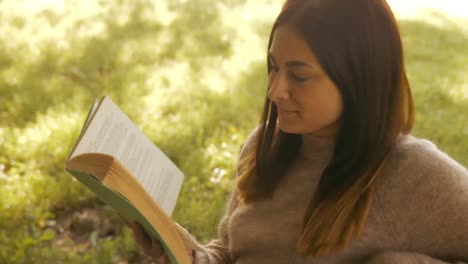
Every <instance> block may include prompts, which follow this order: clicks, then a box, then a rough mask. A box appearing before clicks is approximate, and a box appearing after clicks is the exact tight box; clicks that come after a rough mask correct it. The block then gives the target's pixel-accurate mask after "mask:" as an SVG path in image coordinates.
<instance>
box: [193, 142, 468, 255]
mask: <svg viewBox="0 0 468 264" xmlns="http://www.w3.org/2000/svg"><path fill="white" fill-rule="evenodd" d="M252 137H253V136H252V135H251V136H250V137H249V139H248V140H247V143H246V145H245V146H246V147H244V149H243V151H242V152H241V155H242V153H245V152H246V151H250V150H249V142H251V140H252ZM333 146H334V142H333V141H332V140H330V139H324V138H319V137H311V136H307V137H304V140H303V144H302V146H301V151H300V155H299V158H298V159H297V160H296V161H295V162H294V164H293V165H292V166H291V168H290V169H289V170H288V171H287V175H285V176H286V177H285V178H284V180H283V182H282V184H280V185H279V187H278V188H277V189H276V190H275V192H274V195H273V197H272V198H271V199H269V200H265V201H261V202H256V203H253V204H250V205H248V206H242V207H240V206H238V203H237V199H236V198H237V196H236V190H234V192H233V194H232V196H231V200H230V202H229V204H228V207H227V210H226V214H225V216H224V217H223V219H222V220H221V223H220V225H219V237H218V238H217V239H215V240H213V241H211V242H210V243H208V244H207V245H203V246H202V248H203V250H202V251H197V252H196V263H197V264H214V263H237V264H263V263H288V264H289V263H291V264H302V263H304V264H305V263H307V264H322V263H332V264H333V263H372V264H391V263H395V264H396V263H427V264H432V263H434V264H435V263H464V262H466V263H468V171H467V169H466V168H465V167H463V166H462V165H460V164H459V163H457V162H456V161H454V160H453V159H452V158H450V157H449V156H448V155H446V154H445V153H444V152H442V151H440V150H439V149H437V147H436V146H435V145H434V144H433V143H432V142H430V141H428V140H425V139H420V138H416V137H414V136H411V135H401V136H400V137H399V138H398V141H397V144H396V145H395V147H394V149H393V150H392V151H391V153H390V154H389V156H388V159H387V162H386V163H385V166H384V168H383V170H382V172H381V173H380V174H379V175H378V177H377V179H376V185H375V186H376V187H375V193H374V195H373V199H372V203H371V208H370V210H369V216H368V219H367V222H366V224H365V226H364V230H363V233H362V236H361V237H360V238H358V239H355V240H353V241H351V243H350V247H349V248H348V249H347V250H346V251H344V252H336V253H334V254H331V255H329V256H326V257H319V258H318V257H304V256H301V255H299V254H297V253H296V252H295V245H296V242H297V240H298V237H299V232H300V229H301V221H302V216H303V214H304V212H305V210H306V207H307V205H308V202H309V199H310V197H311V195H312V193H313V192H315V191H316V188H317V184H318V181H319V178H320V175H321V173H322V171H323V170H324V169H325V166H326V165H327V164H328V162H329V161H330V159H331V153H332V150H333ZM194 242H196V241H194ZM457 261H458V262H457ZM462 261H463V262H462Z"/></svg>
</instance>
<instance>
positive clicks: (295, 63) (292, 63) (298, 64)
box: [268, 52, 315, 68]
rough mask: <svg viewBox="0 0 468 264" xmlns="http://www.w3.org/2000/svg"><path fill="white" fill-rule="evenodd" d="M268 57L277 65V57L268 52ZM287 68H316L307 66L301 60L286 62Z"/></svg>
mask: <svg viewBox="0 0 468 264" xmlns="http://www.w3.org/2000/svg"><path fill="white" fill-rule="evenodd" d="M268 57H269V58H270V59H271V60H272V61H273V62H274V63H275V64H277V63H276V60H275V57H274V56H273V54H272V53H271V52H268ZM286 66H288V67H291V68H294V67H309V68H315V67H314V66H312V65H310V64H307V63H305V62H303V61H299V60H292V61H287V62H286Z"/></svg>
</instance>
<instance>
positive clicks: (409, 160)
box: [381, 134, 468, 188]
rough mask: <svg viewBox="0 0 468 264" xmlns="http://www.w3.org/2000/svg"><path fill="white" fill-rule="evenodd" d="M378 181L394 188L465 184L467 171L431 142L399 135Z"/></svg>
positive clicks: (411, 136)
mask: <svg viewBox="0 0 468 264" xmlns="http://www.w3.org/2000/svg"><path fill="white" fill-rule="evenodd" d="M381 176H382V177H381V178H382V179H381V181H383V184H384V185H386V186H395V188H405V187H406V188H413V187H415V186H417V185H419V186H420V187H422V186H425V187H426V188H430V187H431V185H434V186H433V187H435V185H438V184H443V183H444V182H445V183H447V184H450V183H454V182H457V181H465V182H468V171H467V169H466V168H465V167H464V166H462V165H461V164H460V163H459V162H458V161H456V160H455V159H454V158H453V157H451V156H449V155H448V154H447V153H446V152H444V151H442V150H441V149H439V147H438V146H437V145H436V143H434V142H433V141H431V140H429V139H426V138H420V137H416V136H413V135H410V134H407V135H400V136H399V137H398V139H397V142H396V143H395V145H394V147H393V148H392V150H391V151H390V153H389V154H388V156H387V158H386V161H385V164H384V169H383V171H382V174H381Z"/></svg>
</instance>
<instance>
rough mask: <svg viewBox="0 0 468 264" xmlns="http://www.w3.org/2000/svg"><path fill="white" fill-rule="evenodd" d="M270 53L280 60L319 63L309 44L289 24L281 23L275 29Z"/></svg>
mask: <svg viewBox="0 0 468 264" xmlns="http://www.w3.org/2000/svg"><path fill="white" fill-rule="evenodd" d="M269 54H271V55H272V56H273V57H274V59H275V60H276V61H278V62H280V61H283V62H284V61H291V60H293V61H305V62H308V63H310V64H316V63H318V61H317V58H316V56H315V55H314V53H313V51H312V50H311V49H310V47H309V44H308V43H307V42H306V41H305V40H304V38H303V37H302V36H301V35H300V34H299V33H298V32H297V31H296V30H295V29H294V28H293V27H292V26H289V25H281V26H278V27H277V28H276V29H275V32H274V34H273V39H272V43H271V47H270V50H269Z"/></svg>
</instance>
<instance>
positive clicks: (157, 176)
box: [71, 97, 184, 216]
mask: <svg viewBox="0 0 468 264" xmlns="http://www.w3.org/2000/svg"><path fill="white" fill-rule="evenodd" d="M91 118H92V119H91V121H89V122H90V123H89V125H88V127H87V128H86V131H85V132H84V133H83V135H82V137H81V139H80V142H79V143H78V145H77V146H76V148H75V150H74V151H73V153H72V154H71V157H73V156H76V155H79V154H83V153H104V154H108V155H112V156H114V157H115V158H117V159H118V160H119V161H120V162H121V163H122V164H123V165H124V166H125V167H126V168H127V169H128V170H129V171H130V172H131V173H132V174H133V175H134V176H135V177H136V179H137V180H138V182H140V184H141V185H142V186H143V188H144V189H145V190H146V191H147V192H148V193H149V194H150V196H151V197H152V198H153V199H154V200H155V201H157V202H158V204H159V205H160V206H161V207H162V208H163V210H164V211H165V212H166V213H167V214H168V215H169V216H170V215H172V211H173V210H174V207H175V204H176V202H177V197H178V196H179V192H180V188H181V186H182V182H183V177H184V176H183V174H182V172H181V171H180V170H179V169H178V168H177V167H176V166H175V165H174V164H173V163H172V161H171V160H170V159H169V158H168V157H167V156H166V155H165V154H164V153H163V152H162V151H161V150H160V149H159V148H158V147H157V146H156V145H154V143H153V142H152V141H151V140H149V139H148V138H147V137H146V136H145V135H144V134H143V132H141V130H140V129H139V128H138V127H137V126H136V125H135V124H134V123H133V122H132V121H131V120H130V118H128V116H127V115H126V114H125V113H124V112H122V111H121V110H120V109H119V107H118V106H117V105H115V104H114V103H113V102H112V101H111V99H110V98H109V97H105V98H104V99H103V100H102V102H101V105H99V107H98V109H97V110H96V113H95V114H94V116H93V117H91Z"/></svg>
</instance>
